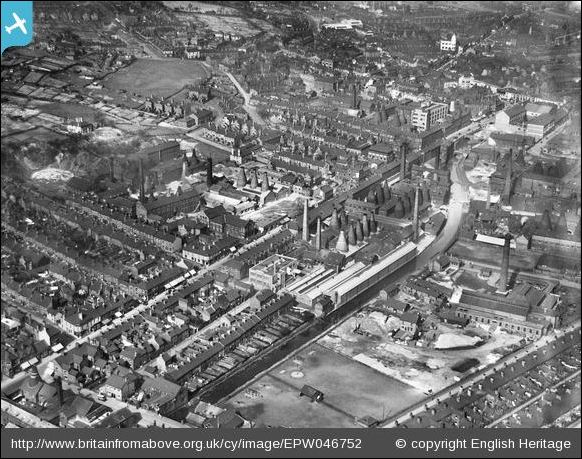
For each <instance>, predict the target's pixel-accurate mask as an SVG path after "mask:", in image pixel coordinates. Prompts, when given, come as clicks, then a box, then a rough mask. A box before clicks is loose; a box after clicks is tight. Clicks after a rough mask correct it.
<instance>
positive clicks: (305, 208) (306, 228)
mask: <svg viewBox="0 0 582 459" xmlns="http://www.w3.org/2000/svg"><path fill="white" fill-rule="evenodd" d="M308 210H309V206H308V204H307V198H305V201H303V240H304V241H309V224H308V223H307V211H308Z"/></svg>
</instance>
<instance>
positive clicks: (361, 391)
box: [227, 343, 424, 428]
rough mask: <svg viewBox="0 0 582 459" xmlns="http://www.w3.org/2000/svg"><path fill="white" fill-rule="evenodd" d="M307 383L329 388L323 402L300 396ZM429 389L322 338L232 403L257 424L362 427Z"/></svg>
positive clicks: (418, 397) (407, 403) (414, 400)
mask: <svg viewBox="0 0 582 459" xmlns="http://www.w3.org/2000/svg"><path fill="white" fill-rule="evenodd" d="M304 384H308V385H310V386H312V387H314V388H315V389H317V390H320V391H321V392H323V393H324V399H323V401H321V402H311V399H309V398H308V397H305V396H303V397H300V396H299V393H300V391H301V388H302V387H303V385H304ZM423 397H424V394H423V393H422V392H421V391H419V390H418V389H415V388H414V387H411V386H409V385H407V384H404V383H402V382H400V381H397V380H395V379H393V378H391V377H389V376H386V375H383V374H381V373H379V372H377V371H375V370H374V369H372V368H370V367H368V366H366V365H363V364H361V363H359V362H357V361H355V360H353V359H351V358H349V357H347V356H344V355H341V354H339V353H337V352H335V351H333V350H331V349H328V348H327V347H325V346H322V345H320V344H319V343H314V344H312V345H310V346H308V347H307V348H306V349H304V350H303V351H302V352H300V353H299V354H297V355H295V356H293V357H291V358H289V359H287V360H285V361H283V362H282V363H281V364H279V365H277V366H276V367H274V368H272V369H271V370H269V371H268V372H267V373H266V374H265V375H264V376H262V377H261V378H259V379H258V380H256V381H255V382H253V383H252V384H251V385H250V386H248V387H247V388H245V389H244V390H242V391H241V392H239V393H237V394H236V395H235V396H234V397H233V398H231V399H230V400H229V401H228V403H227V405H228V406H229V407H231V408H234V409H236V410H238V411H240V412H241V414H242V415H243V416H245V417H247V418H248V419H254V420H256V426H257V427H264V426H273V427H275V426H277V427H278V426H286V427H300V428H308V427H330V428H331V427H334V428H340V427H346V428H349V427H352V428H353V427H358V426H359V424H357V419H356V418H358V419H361V418H363V417H366V416H371V417H373V418H375V419H377V420H381V419H382V418H383V417H387V416H389V415H390V414H395V413H397V412H398V411H400V410H402V409H404V408H406V407H407V406H409V405H411V404H413V403H416V402H418V401H419V400H421V399H422V398H423Z"/></svg>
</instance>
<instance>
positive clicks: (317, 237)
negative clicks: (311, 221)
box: [315, 217, 321, 250]
mask: <svg viewBox="0 0 582 459" xmlns="http://www.w3.org/2000/svg"><path fill="white" fill-rule="evenodd" d="M320 249H321V217H317V231H316V232H315V250H320Z"/></svg>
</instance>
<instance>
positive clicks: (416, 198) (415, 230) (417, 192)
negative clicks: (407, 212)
mask: <svg viewBox="0 0 582 459" xmlns="http://www.w3.org/2000/svg"><path fill="white" fill-rule="evenodd" d="M419 195H420V188H419V187H418V185H417V186H416V193H414V215H413V217H412V218H413V223H412V225H413V227H414V241H417V240H418V220H419V219H418V212H419V210H420V209H419V208H418V207H419V204H418V201H419V199H420V196H419Z"/></svg>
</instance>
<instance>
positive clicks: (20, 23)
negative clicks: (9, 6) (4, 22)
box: [4, 13, 28, 35]
mask: <svg viewBox="0 0 582 459" xmlns="http://www.w3.org/2000/svg"><path fill="white" fill-rule="evenodd" d="M12 17H13V18H14V20H15V21H16V22H15V23H14V24H12V25H11V26H6V27H4V28H5V29H6V32H7V33H8V34H10V33H12V31H13V30H14V29H20V31H21V32H22V33H23V34H24V35H26V34H27V33H28V32H27V31H26V27H24V24H26V20H24V19H20V18H19V17H18V14H16V13H12Z"/></svg>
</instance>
